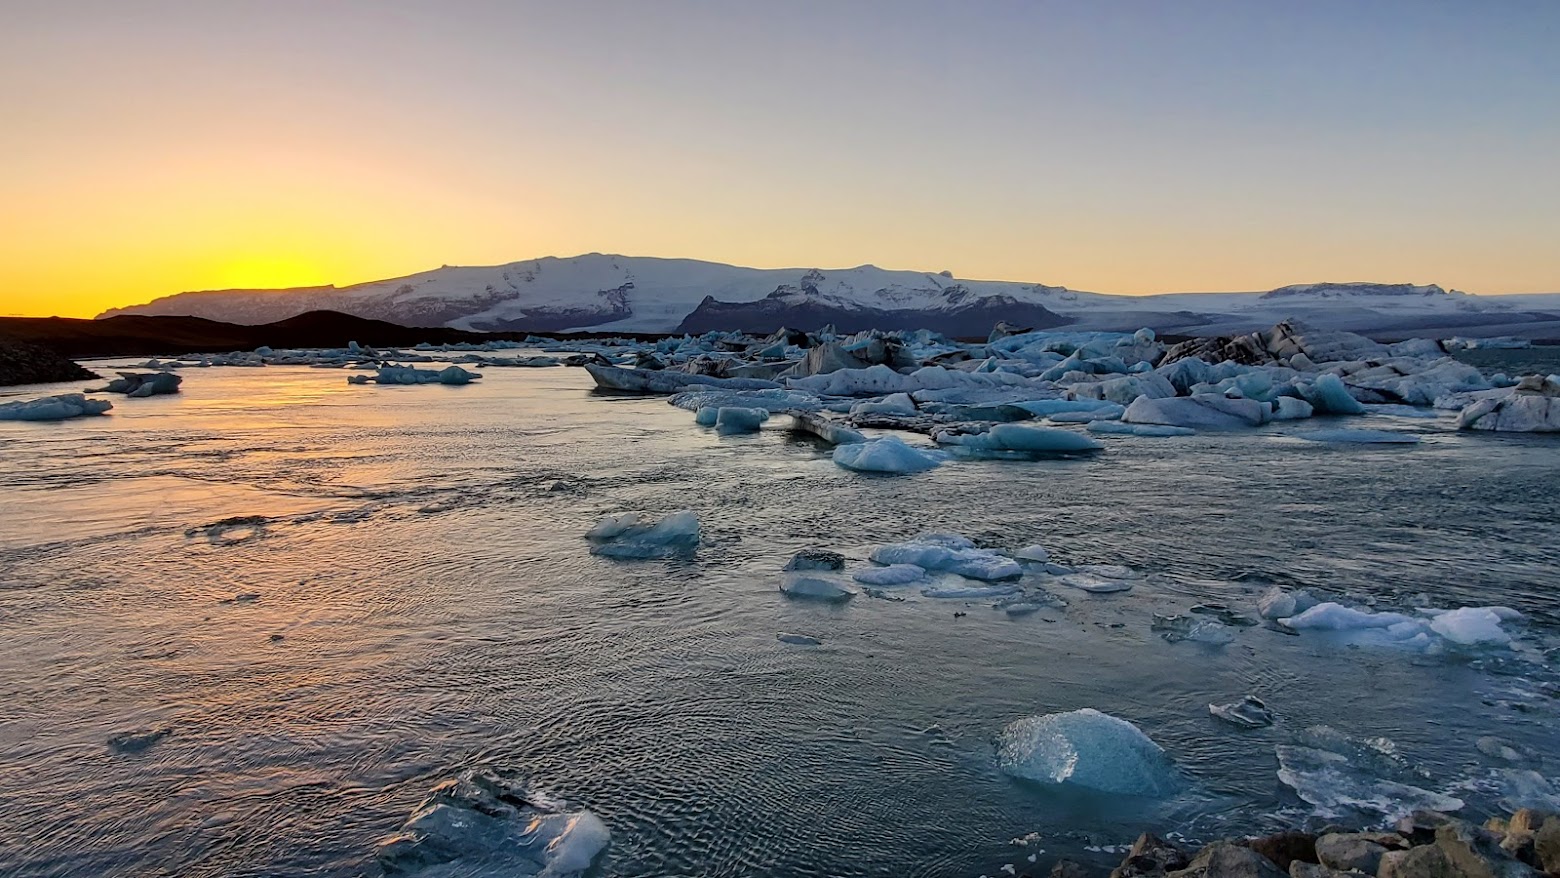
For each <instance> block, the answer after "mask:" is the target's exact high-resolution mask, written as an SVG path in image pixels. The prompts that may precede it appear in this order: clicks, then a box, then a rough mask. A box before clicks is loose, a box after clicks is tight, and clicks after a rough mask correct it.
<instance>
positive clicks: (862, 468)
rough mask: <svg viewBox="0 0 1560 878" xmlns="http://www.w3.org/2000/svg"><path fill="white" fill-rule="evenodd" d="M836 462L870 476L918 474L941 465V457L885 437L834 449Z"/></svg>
mask: <svg viewBox="0 0 1560 878" xmlns="http://www.w3.org/2000/svg"><path fill="white" fill-rule="evenodd" d="M834 462H835V463H837V464H839V465H840V466H842V467H844V468H845V469H849V470H856V471H858V472H869V473H918V472H924V471H926V470H929V469H933V468H935V467H937V466H938V465H939V464H941V463H942V455H940V454H938V453H937V452H934V451H923V450H921V449H919V448H915V447H913V446H910V445H906V444H905V442H904V440H903V439H900V438H899V437H897V436H884V437H883V438H881V439H869V440H867V441H866V442H857V443H852V444H850V445H839V446H836V447H835V449H834Z"/></svg>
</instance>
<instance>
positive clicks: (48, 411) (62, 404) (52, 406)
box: [0, 393, 114, 421]
mask: <svg viewBox="0 0 1560 878" xmlns="http://www.w3.org/2000/svg"><path fill="white" fill-rule="evenodd" d="M113 407H114V404H113V403H111V402H109V401H108V400H106V399H88V398H87V397H86V396H85V395H84V394H80V393H62V394H60V395H58V396H45V397H42V398H41V399H29V400H23V401H19V402H7V403H0V421H63V420H67V419H69V418H85V417H90V416H92V415H101V414H103V413H105V412H107V411H108V410H109V409H111V408H113Z"/></svg>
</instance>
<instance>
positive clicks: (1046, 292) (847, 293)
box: [101, 253, 1560, 339]
mask: <svg viewBox="0 0 1560 878" xmlns="http://www.w3.org/2000/svg"><path fill="white" fill-rule="evenodd" d="M322 309H324V310H333V311H341V312H344V313H348V314H354V315H357V316H360V317H366V318H371V319H377V320H386V321H389V322H392V323H399V324H403V325H406V326H450V327H454V328H457V329H468V330H486V331H498V330H508V331H529V332H564V331H573V330H591V331H595V332H647V333H657V332H692V333H702V332H708V331H710V330H744V331H749V332H770V331H773V330H774V329H777V328H779V327H780V326H791V327H795V328H800V329H815V328H818V327H821V326H824V325H827V324H833V325H835V327H836V328H837V329H839V330H841V331H845V332H854V331H858V330H862V329H884V330H893V329H931V330H934V331H937V332H942V333H944V334H946V335H951V336H959V337H972V336H982V337H983V336H985V335H986V334H987V332H989V331H990V329H991V326H992V325H993V324H994V323H996V322H997V321H1006V322H1009V323H1012V324H1014V325H1017V326H1022V327H1025V328H1031V329H1047V328H1053V327H1061V326H1065V327H1067V328H1069V329H1083V330H1107V331H1128V332H1130V331H1133V330H1136V329H1138V328H1140V327H1148V328H1151V329H1153V330H1155V331H1156V332H1160V333H1173V334H1182V335H1220V334H1231V333H1239V332H1250V331H1252V330H1255V329H1258V328H1262V327H1266V326H1271V325H1273V324H1274V323H1276V322H1278V321H1280V320H1284V319H1287V318H1293V317H1298V318H1301V319H1303V320H1306V321H1308V322H1309V323H1311V324H1314V325H1316V326H1320V327H1323V328H1327V329H1346V330H1350V331H1353V332H1362V333H1366V334H1372V335H1393V336H1400V337H1409V336H1426V335H1433V336H1437V337H1448V336H1454V335H1461V336H1468V337H1477V338H1491V337H1498V336H1514V337H1520V338H1529V339H1533V338H1555V337H1560V293H1535V294H1528V295H1502V296H1481V295H1474V294H1472V293H1465V292H1460V291H1457V290H1446V289H1443V288H1441V287H1439V286H1435V285H1415V284H1407V283H1390V284H1389V283H1319V284H1299V285H1294V286H1286V287H1280V288H1278V289H1274V290H1268V291H1265V292H1231V293H1166V294H1161V295H1151V296H1125V295H1109V294H1105V293H1094V292H1081V291H1077V290H1070V289H1067V288H1065V287H1059V286H1051V285H1047V284H1044V283H1021V282H1012V281H986V280H967V279H961V278H957V277H955V276H953V274H952V273H951V272H946V271H943V272H919V271H891V270H887V269H882V268H878V267H876V266H872V265H862V266H858V267H856V268H844V269H832V268H831V269H817V268H776V269H759V268H743V267H739V266H734V265H724V264H721V263H716V262H703V261H699V260H694V259H660V258H651V257H637V256H635V257H631V256H615V255H609V254H601V253H590V254H586V255H583V256H575V257H568V258H560V257H546V258H542V259H533V260H529V261H524V262H512V263H509V264H507V265H495V266H480V267H463V266H444V267H441V268H437V269H433V270H431V271H425V272H421V273H418V274H413V275H408V276H406V277H399V278H391V279H388V280H378V281H370V282H367V283H360V284H354V285H351V286H344V287H336V286H324V287H302V288H296V289H288V290H213V291H205V292H187V293H178V294H176V295H170V296H166V297H163V298H159V299H156V300H155V301H152V302H149V303H147V304H144V305H134V306H130V307H125V308H117V309H114V310H111V311H107V312H104V314H102V315H101V316H103V317H111V316H115V315H119V314H145V315H184V316H192V317H204V318H207V319H211V320H220V321H224V322H228V323H241V324H260V323H269V322H273V321H276V320H283V319H286V318H288V317H293V316H296V315H298V314H302V313H304V312H307V311H315V310H322Z"/></svg>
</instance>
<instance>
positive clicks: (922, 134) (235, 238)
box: [0, 0, 1560, 313]
mask: <svg viewBox="0 0 1560 878" xmlns="http://www.w3.org/2000/svg"><path fill="white" fill-rule="evenodd" d="M0 2H3V4H4V28H3V29H0V118H3V119H4V120H5V124H4V125H0V224H3V225H4V226H5V227H6V228H8V229H10V231H9V232H7V233H6V234H5V235H0V313H52V312H59V313H87V312H91V311H95V310H98V309H100V308H101V307H107V306H108V305H114V304H126V303H129V302H132V301H140V300H144V299H146V298H148V297H149V296H151V295H158V294H164V293H169V292H175V291H178V290H182V289H198V288H211V287H227V286H272V285H277V286H280V285H291V284H305V283H322V282H336V283H349V282H355V281H361V280H369V279H374V278H379V277H387V276H392V275H397V274H404V273H409V272H412V271H418V270H422V269H425V268H429V267H433V266H436V265H438V264H442V263H452V264H491V263H499V262H507V261H511V260H517V259H526V258H531V257H535V256H541V255H570V254H574V253H579V252H587V251H608V252H620V253H628V254H635V255H660V256H691V257H698V258H706V259H713V260H720V261H727V262H736V263H741V264H749V265H757V266H813V265H817V266H824V267H830V266H845V265H856V264H860V263H864V262H872V263H876V264H879V265H884V266H887V267H893V268H917V269H925V270H942V269H950V270H952V271H954V272H955V273H956V274H958V275H960V276H964V277H976V278H1003V279H1017V280H1030V281H1043V282H1046V283H1054V284H1065V285H1068V286H1071V287H1074V288H1077V289H1089V290H1101V291H1106V292H1122V293H1148V292H1163V291H1172V290H1222V289H1243V290H1247V289H1265V288H1268V287H1272V286H1277V285H1281V284H1285V283H1295V282H1306V281H1317V280H1383V281H1415V282H1421V283H1430V282H1434V283H1441V284H1443V285H1445V286H1453V287H1458V288H1462V289H1467V290H1470V291H1473V292H1487V293H1498V292H1519V291H1553V290H1560V255H1557V253H1560V160H1557V159H1560V2H1554V0H1542V2H1541V0H1531V2H1488V3H1474V2H1464V3H1451V2H1441V0H1420V2H1394V0H1374V2H1331V0H1309V2H1282V3H1281V2H963V3H955V2H945V3H932V2H893V3H886V2H884V3H879V2H839V3H812V2H801V3H762V4H760V3H742V2H726V3H714V2H702V3H701V2H637V3H628V2H622V3H604V2H573V3H566V4H565V3H548V4H541V3H527V2H506V3H499V2H439V3H433V2H426V3H423V2H350V0H335V2H332V0H314V2H294V0H270V2H231V0H228V2H224V0H204V2H168V0H143V2H31V0H28V2H16V0H0Z"/></svg>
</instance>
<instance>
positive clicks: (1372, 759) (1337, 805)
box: [1275, 726, 1463, 818]
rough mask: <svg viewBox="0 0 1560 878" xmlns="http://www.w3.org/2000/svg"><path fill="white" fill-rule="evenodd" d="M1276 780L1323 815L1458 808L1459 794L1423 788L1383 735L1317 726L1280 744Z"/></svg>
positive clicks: (1391, 814) (1392, 814)
mask: <svg viewBox="0 0 1560 878" xmlns="http://www.w3.org/2000/svg"><path fill="white" fill-rule="evenodd" d="M1275 750H1276V752H1277V755H1278V779H1279V780H1280V781H1282V782H1283V783H1284V785H1286V786H1288V787H1289V788H1290V789H1293V790H1294V791H1295V794H1296V795H1298V796H1299V797H1300V798H1301V799H1302V800H1304V801H1306V802H1309V803H1310V804H1312V805H1314V806H1316V807H1317V809H1318V811H1319V812H1320V813H1321V814H1322V815H1323V816H1344V815H1345V814H1349V813H1351V812H1364V813H1369V814H1379V815H1382V816H1385V817H1388V818H1392V817H1400V816H1403V815H1405V814H1409V813H1412V812H1414V811H1417V810H1428V811H1447V812H1449V811H1457V810H1459V809H1461V808H1462V807H1463V802H1462V800H1461V799H1457V798H1454V797H1452V796H1447V795H1443V794H1440V793H1435V792H1431V791H1430V790H1427V789H1424V788H1422V787H1421V786H1419V784H1421V783H1425V782H1427V781H1428V780H1429V778H1428V776H1427V775H1425V774H1424V773H1423V772H1420V771H1416V770H1414V769H1413V768H1412V767H1411V766H1410V765H1409V764H1408V763H1407V761H1406V760H1404V759H1403V757H1402V756H1401V755H1399V754H1398V752H1397V747H1396V745H1395V744H1393V743H1392V742H1391V741H1388V740H1387V739H1385V738H1370V739H1359V738H1354V737H1351V736H1349V735H1346V734H1344V733H1342V732H1340V731H1338V730H1337V729H1334V728H1331V727H1329V726H1313V727H1311V728H1309V729H1306V730H1305V731H1304V732H1302V733H1301V735H1300V736H1299V742H1298V745H1295V746H1291V745H1283V744H1281V745H1279V746H1278V747H1276V748H1275Z"/></svg>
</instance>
